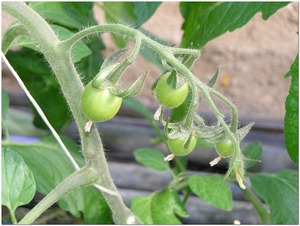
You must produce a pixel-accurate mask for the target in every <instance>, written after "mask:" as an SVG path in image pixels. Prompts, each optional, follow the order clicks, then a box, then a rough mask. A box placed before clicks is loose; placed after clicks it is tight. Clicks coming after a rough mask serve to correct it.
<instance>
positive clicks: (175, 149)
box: [167, 136, 197, 156]
mask: <svg viewBox="0 0 300 226" xmlns="http://www.w3.org/2000/svg"><path fill="white" fill-rule="evenodd" d="M185 140H186V137H184V136H180V137H178V138H175V139H168V141H167V143H168V147H169V149H170V151H171V152H172V153H173V154H174V155H178V156H183V155H187V154H189V153H190V152H191V151H193V150H194V148H195V146H196V143H197V138H196V137H195V136H192V138H191V140H190V143H189V146H188V147H187V148H184V147H183V146H184V142H185Z"/></svg>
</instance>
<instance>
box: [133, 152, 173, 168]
mask: <svg viewBox="0 0 300 226" xmlns="http://www.w3.org/2000/svg"><path fill="white" fill-rule="evenodd" d="M133 155H134V158H135V160H136V161H138V162H139V163H141V164H142V165H144V166H146V167H149V168H151V169H154V170H157V171H161V172H163V171H165V170H167V169H169V168H170V166H169V163H168V162H166V161H164V155H163V154H162V153H161V152H160V151H158V150H154V149H150V148H139V149H137V150H135V151H134V153H133Z"/></svg>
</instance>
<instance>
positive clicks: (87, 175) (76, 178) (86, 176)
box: [19, 167, 98, 224]
mask: <svg viewBox="0 0 300 226" xmlns="http://www.w3.org/2000/svg"><path fill="white" fill-rule="evenodd" d="M97 180H98V175H97V171H95V170H94V169H92V168H89V167H85V168H82V169H81V170H79V171H76V172H74V173H73V174H71V175H70V176H69V177H67V178H66V179H65V180H63V181H62V182H61V183H60V184H59V185H57V187H56V188H54V189H53V190H52V191H51V192H50V193H49V194H48V195H47V196H46V197H45V198H44V199H42V201H40V202H39V203H38V204H37V205H36V206H35V207H34V208H33V209H32V210H31V211H30V212H29V213H28V214H26V216H25V217H24V218H23V219H22V220H21V221H20V222H19V224H31V223H33V222H34V221H35V220H36V219H37V218H38V217H39V216H40V215H41V214H42V213H43V212H44V211H46V210H47V209H48V208H49V207H51V206H52V205H53V204H54V203H55V202H57V201H58V200H59V199H61V198H62V197H63V196H65V195H66V194H68V193H69V192H71V191H73V190H74V189H76V188H79V187H82V186H88V185H91V184H93V183H95V182H96V181H97Z"/></svg>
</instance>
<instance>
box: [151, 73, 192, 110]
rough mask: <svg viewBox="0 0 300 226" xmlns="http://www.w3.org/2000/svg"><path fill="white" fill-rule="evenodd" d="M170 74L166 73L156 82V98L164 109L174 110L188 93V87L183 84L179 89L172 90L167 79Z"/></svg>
mask: <svg viewBox="0 0 300 226" xmlns="http://www.w3.org/2000/svg"><path fill="white" fill-rule="evenodd" d="M170 75H171V72H166V73H165V74H164V75H163V76H162V77H161V78H160V79H159V80H158V82H157V86H156V98H157V100H158V102H159V103H160V104H161V105H162V106H165V107H168V108H175V107H178V106H179V105H181V104H182V103H183V101H184V100H185V98H186V97H187V95H188V92H189V85H188V84H187V83H186V82H185V83H184V84H183V85H182V86H181V87H178V88H177V89H174V88H173V87H172V85H171V84H168V83H167V79H168V78H169V76H170Z"/></svg>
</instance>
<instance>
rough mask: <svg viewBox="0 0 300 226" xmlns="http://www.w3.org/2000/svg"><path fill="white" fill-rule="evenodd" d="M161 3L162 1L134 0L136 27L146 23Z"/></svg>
mask: <svg viewBox="0 0 300 226" xmlns="http://www.w3.org/2000/svg"><path fill="white" fill-rule="evenodd" d="M160 4H161V2H133V11H134V15H135V17H136V28H139V27H140V26H141V25H142V24H143V23H145V22H146V21H147V20H148V19H149V18H150V17H151V16H152V15H153V14H154V12H155V10H156V9H157V8H158V7H159V5H160Z"/></svg>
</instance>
